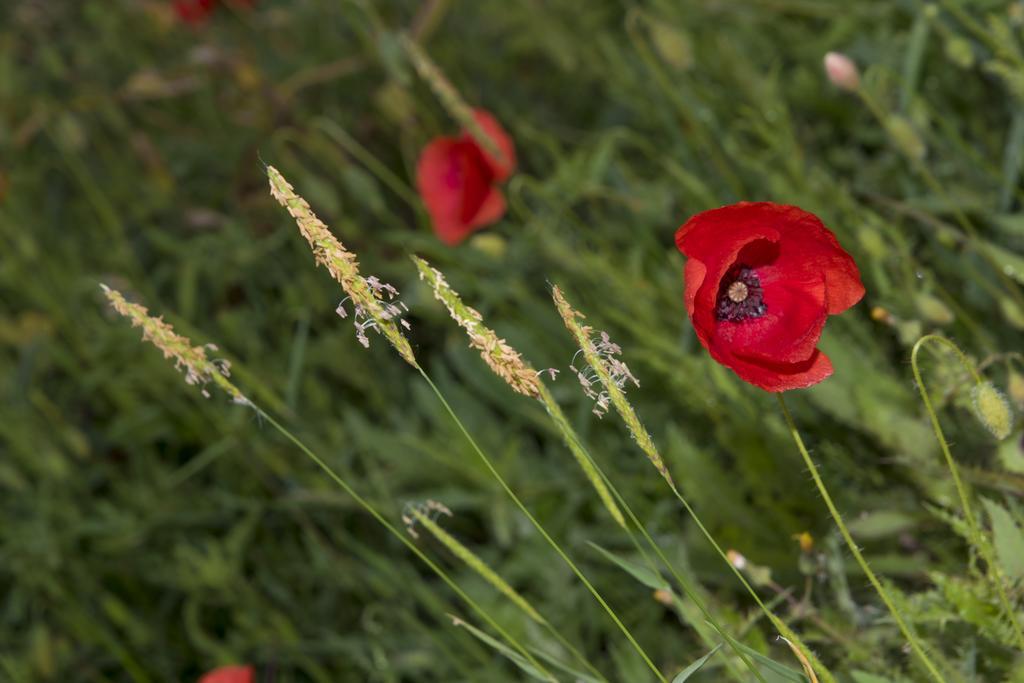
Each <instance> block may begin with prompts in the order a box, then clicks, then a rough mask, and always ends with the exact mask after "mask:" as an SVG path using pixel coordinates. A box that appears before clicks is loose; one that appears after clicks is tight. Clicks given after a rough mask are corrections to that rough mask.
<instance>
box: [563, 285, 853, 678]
mask: <svg viewBox="0 0 1024 683" xmlns="http://www.w3.org/2000/svg"><path fill="white" fill-rule="evenodd" d="M552 296H553V298H554V300H555V306H556V307H557V308H558V311H559V313H560V314H561V316H562V320H563V322H564V323H565V326H566V328H567V329H568V330H569V332H570V333H571V334H572V336H573V338H574V339H575V340H576V343H577V345H578V346H579V347H580V350H581V351H582V352H583V356H584V358H585V359H586V361H587V363H589V364H590V367H592V368H593V369H594V372H595V374H596V375H597V378H598V379H599V380H600V381H601V384H602V386H603V387H604V390H605V392H606V393H607V395H608V400H609V401H610V402H611V404H612V405H613V406H614V407H615V409H616V411H617V412H618V413H619V416H620V417H621V418H622V421H623V422H624V423H625V424H626V426H627V428H628V429H629V431H630V434H632V436H633V440H634V441H635V442H636V444H637V446H638V447H639V448H640V449H641V450H642V451H643V452H644V454H645V455H646V456H647V459H648V460H649V461H650V462H651V464H652V465H654V468H655V469H656V470H657V471H658V474H660V475H661V477H662V479H664V480H665V482H666V483H667V484H668V486H669V488H670V489H671V490H672V493H673V495H675V497H676V499H677V500H678V501H679V502H680V504H681V505H682V506H683V509H685V510H686V512H687V514H689V516H690V518H691V519H693V521H694V523H695V524H696V525H697V528H698V529H700V532H701V534H703V536H704V538H706V539H707V541H708V542H709V543H710V544H711V546H712V547H713V548H714V549H715V551H716V552H717V553H718V555H719V557H721V558H722V561H724V562H725V563H726V564H727V565H728V566H729V568H730V569H731V570H732V572H733V574H734V575H735V576H736V578H738V579H739V581H740V583H741V584H742V585H743V587H744V588H746V590H747V592H748V593H749V594H750V596H751V597H752V598H753V599H754V601H755V602H756V603H757V605H758V607H760V608H761V611H762V612H764V614H765V616H766V617H768V619H769V621H771V622H772V624H773V625H774V626H775V628H776V629H778V630H779V632H780V633H781V634H782V635H783V637H785V638H786V639H788V640H789V641H790V642H791V643H792V644H793V645H795V646H796V647H797V648H799V650H800V652H802V653H803V655H804V656H805V657H806V658H807V659H808V660H809V661H810V662H811V663H812V664H813V665H814V668H815V670H816V671H818V673H820V674H821V677H822V678H823V679H824V680H825V683H836V681H835V677H834V676H833V675H832V673H831V672H830V671H829V670H828V669H827V668H826V667H825V665H824V664H822V663H821V661H820V660H819V659H818V658H817V656H816V655H815V654H814V652H813V651H812V650H811V649H810V648H809V647H808V646H807V645H806V644H805V643H804V642H803V640H802V639H801V638H800V637H799V636H798V635H797V634H796V633H795V632H794V631H793V629H791V628H790V627H789V626H787V625H786V623H785V622H783V621H782V619H780V618H779V617H778V616H776V615H775V613H774V612H772V610H770V609H769V608H768V606H767V605H766V604H765V603H764V601H763V600H762V599H761V596H760V595H759V594H758V593H757V591H755V590H754V587H753V586H751V585H750V583H749V582H748V581H747V579H746V577H745V576H743V573H742V572H741V571H740V570H739V569H738V568H737V567H736V566H735V565H734V564H733V563H732V562H731V561H730V560H729V557H728V555H727V554H726V552H725V550H723V549H722V546H720V545H719V544H718V541H716V540H715V537H714V536H713V535H712V534H711V532H710V531H709V530H708V528H707V527H706V526H705V525H704V522H703V521H701V519H700V516H699V515H698V514H697V512H696V510H694V509H693V506H691V505H690V503H689V501H688V500H687V499H686V497H685V496H683V494H682V493H681V492H680V491H679V489H678V488H677V487H676V484H675V481H674V480H673V478H672V475H671V474H670V473H669V470H668V467H667V466H666V465H665V461H664V459H663V458H662V457H661V454H660V453H659V452H658V449H657V446H656V445H655V444H654V440H653V439H652V438H651V435H650V433H649V432H648V431H647V428H646V427H644V425H643V423H642V422H641V421H640V418H639V417H638V416H637V414H636V411H635V410H634V409H633V406H632V404H630V402H629V400H628V399H627V398H626V395H625V393H624V392H623V391H622V388H621V386H620V385H619V383H618V382H617V381H615V379H614V378H613V377H612V374H611V371H610V370H609V368H608V366H607V363H606V361H605V359H604V358H603V357H602V355H601V354H600V353H599V352H598V350H597V349H596V348H595V346H594V344H593V342H592V341H591V339H590V336H591V333H592V330H591V328H590V327H588V326H587V325H583V324H582V323H581V322H580V319H581V318H583V314H582V313H580V312H579V311H577V310H576V309H574V308H573V307H572V306H571V305H570V304H569V302H568V301H566V299H565V296H564V295H563V294H562V292H561V290H560V289H559V288H558V287H555V288H554V290H553V291H552ZM659 554H660V553H659Z"/></svg>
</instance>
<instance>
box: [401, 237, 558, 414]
mask: <svg viewBox="0 0 1024 683" xmlns="http://www.w3.org/2000/svg"><path fill="white" fill-rule="evenodd" d="M412 260H413V262H414V263H415V264H416V267H417V268H418V269H419V271H420V279H421V280H426V282H427V284H429V285H430V287H431V289H433V290H434V298H436V299H437V300H438V301H440V302H441V303H443V304H444V305H445V307H446V308H447V309H448V312H449V313H450V314H451V316H452V319H453V320H455V322H457V323H458V324H459V326H460V327H462V328H463V329H464V330H466V334H467V335H468V336H469V345H470V346H472V347H473V348H475V349H476V350H478V351H479V352H480V355H481V356H482V357H483V359H484V362H486V363H487V365H488V367H490V368H491V370H493V371H494V374H496V375H497V376H498V377H501V378H502V379H503V380H505V382H506V383H507V384H508V385H509V386H510V387H512V389H513V390H515V391H517V392H519V393H520V394H523V395H525V396H530V397H533V398H537V397H539V395H540V380H539V379H538V378H537V371H536V370H534V369H533V368H531V367H530V366H529V365H528V364H527V363H526V361H524V360H523V357H522V356H521V355H520V354H519V352H518V351H516V350H515V349H513V348H512V347H511V346H509V345H508V344H506V343H505V340H504V339H502V338H500V337H499V336H498V335H497V334H495V332H494V330H492V329H490V328H489V327H487V326H486V325H484V324H483V316H481V315H480V314H479V313H478V312H477V311H475V310H474V309H472V308H470V307H469V306H467V305H466V304H464V303H463V302H462V299H461V298H460V297H459V295H458V294H457V293H456V292H455V290H453V289H452V288H451V287H450V286H449V285H448V282H447V281H446V280H445V279H444V275H442V274H441V271H439V270H437V269H436V268H434V267H433V266H431V265H430V264H429V263H427V262H426V261H424V260H423V259H421V258H419V257H418V256H413V257H412Z"/></svg>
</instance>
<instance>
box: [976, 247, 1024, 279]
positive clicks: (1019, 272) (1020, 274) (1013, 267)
mask: <svg viewBox="0 0 1024 683" xmlns="http://www.w3.org/2000/svg"><path fill="white" fill-rule="evenodd" d="M985 250H986V251H988V253H989V255H990V256H991V257H992V258H993V259H994V260H995V262H996V263H997V264H999V267H1000V268H1002V269H1003V274H1004V275H1006V276H1007V277H1011V278H1013V279H1014V280H1016V281H1017V282H1020V283H1021V284H1024V257H1022V256H1020V255H1018V254H1015V253H1013V252H1012V251H1010V250H1009V249H1004V248H1003V247H999V246H996V245H995V244H992V243H991V242H985Z"/></svg>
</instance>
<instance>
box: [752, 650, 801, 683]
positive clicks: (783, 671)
mask: <svg viewBox="0 0 1024 683" xmlns="http://www.w3.org/2000/svg"><path fill="white" fill-rule="evenodd" d="M736 646H737V647H739V649H740V650H742V651H743V652H744V654H746V655H748V656H749V657H750V658H751V659H753V660H754V661H755V662H757V663H758V664H760V665H761V666H762V667H763V670H762V672H761V673H762V674H764V678H765V680H766V681H767V682H768V683H777V682H778V683H808V681H807V676H804V675H803V674H802V673H800V672H799V671H797V670H796V669H791V668H789V667H788V666H786V665H785V664H779V663H778V662H776V661H775V660H774V659H771V658H770V657H765V656H764V655H763V654H761V653H760V652H758V651H757V650H753V649H751V648H749V647H747V646H746V645H744V644H743V643H740V642H737V643H736Z"/></svg>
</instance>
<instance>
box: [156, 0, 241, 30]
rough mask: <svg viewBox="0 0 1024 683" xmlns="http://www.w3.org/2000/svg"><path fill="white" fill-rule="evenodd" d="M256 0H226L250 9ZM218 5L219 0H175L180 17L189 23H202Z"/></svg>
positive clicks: (175, 6)
mask: <svg viewBox="0 0 1024 683" xmlns="http://www.w3.org/2000/svg"><path fill="white" fill-rule="evenodd" d="M255 1H256V0H226V2H227V4H229V5H235V6H237V7H243V8H245V9H250V8H252V6H253V3H254V2H255ZM216 6H217V0H174V11H175V12H177V13H178V18H179V19H181V20H182V21H184V22H185V23H188V24H201V23H203V22H204V21H206V19H207V18H208V17H209V16H210V12H212V11H213V10H214V8H216Z"/></svg>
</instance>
